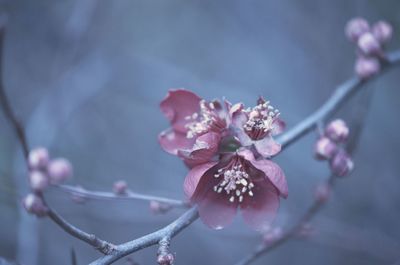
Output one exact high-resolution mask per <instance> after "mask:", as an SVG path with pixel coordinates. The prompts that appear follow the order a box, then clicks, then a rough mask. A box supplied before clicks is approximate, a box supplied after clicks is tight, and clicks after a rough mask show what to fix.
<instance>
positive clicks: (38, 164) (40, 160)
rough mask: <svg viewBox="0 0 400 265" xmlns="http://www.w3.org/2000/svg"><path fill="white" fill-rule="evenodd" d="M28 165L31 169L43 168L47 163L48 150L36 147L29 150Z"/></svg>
mask: <svg viewBox="0 0 400 265" xmlns="http://www.w3.org/2000/svg"><path fill="white" fill-rule="evenodd" d="M28 163H29V167H30V168H31V169H44V168H46V166H47V164H48V163H49V152H48V151H47V149H46V148H43V147H38V148H35V149H33V150H31V151H30V152H29V157H28Z"/></svg>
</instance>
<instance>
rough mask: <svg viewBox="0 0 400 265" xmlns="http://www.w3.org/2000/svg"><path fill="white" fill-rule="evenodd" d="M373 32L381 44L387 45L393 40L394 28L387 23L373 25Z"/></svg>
mask: <svg viewBox="0 0 400 265" xmlns="http://www.w3.org/2000/svg"><path fill="white" fill-rule="evenodd" d="M371 32H372V35H374V37H375V38H376V39H377V40H378V41H379V42H380V43H381V44H385V43H387V42H388V41H389V40H390V39H391V38H392V35H393V27H392V25H390V24H389V23H387V22H386V21H378V22H376V23H375V24H374V25H373V27H372V29H371Z"/></svg>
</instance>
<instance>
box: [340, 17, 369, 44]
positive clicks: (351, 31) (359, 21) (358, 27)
mask: <svg viewBox="0 0 400 265" xmlns="http://www.w3.org/2000/svg"><path fill="white" fill-rule="evenodd" d="M367 31H369V25H368V22H367V21H366V20H365V19H363V18H360V17H357V18H353V19H352V20H350V21H349V22H348V23H347V25H346V28H345V33H346V36H347V38H348V39H349V40H351V41H354V42H357V41H358V39H359V38H360V37H361V35H362V34H364V33H365V32H367Z"/></svg>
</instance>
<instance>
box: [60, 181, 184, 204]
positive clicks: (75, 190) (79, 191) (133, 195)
mask: <svg viewBox="0 0 400 265" xmlns="http://www.w3.org/2000/svg"><path fill="white" fill-rule="evenodd" d="M56 187H58V188H59V189H61V190H62V191H64V192H68V193H70V194H72V195H77V196H79V197H82V198H89V199H99V200H142V201H155V202H160V203H165V204H168V205H171V206H174V207H180V208H188V207H189V203H188V202H185V201H180V200H175V199H170V198H164V197H159V196H153V195H147V194H142V193H137V192H133V191H130V190H128V191H126V192H125V194H122V195H118V194H115V193H112V192H105V191H90V190H87V189H84V188H82V187H74V186H69V185H58V186H56Z"/></svg>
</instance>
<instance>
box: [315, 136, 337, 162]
mask: <svg viewBox="0 0 400 265" xmlns="http://www.w3.org/2000/svg"><path fill="white" fill-rule="evenodd" d="M336 151H337V145H336V144H335V143H334V142H332V140H331V139H329V138H328V137H325V136H323V137H321V138H319V139H318V140H317V142H316V143H315V146H314V153H315V157H316V158H317V159H320V160H325V159H331V158H332V157H333V155H334V154H335V153H336Z"/></svg>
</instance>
